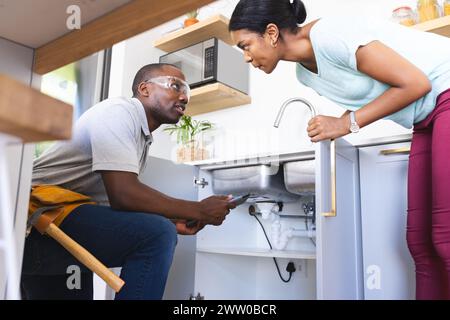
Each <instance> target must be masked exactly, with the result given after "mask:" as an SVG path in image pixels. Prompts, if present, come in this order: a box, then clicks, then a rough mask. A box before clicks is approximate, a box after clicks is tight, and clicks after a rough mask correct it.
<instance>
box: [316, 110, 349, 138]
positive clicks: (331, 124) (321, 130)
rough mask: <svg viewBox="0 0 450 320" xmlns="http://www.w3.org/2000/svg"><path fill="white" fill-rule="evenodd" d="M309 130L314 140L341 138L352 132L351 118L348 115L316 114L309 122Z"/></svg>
mask: <svg viewBox="0 0 450 320" xmlns="http://www.w3.org/2000/svg"><path fill="white" fill-rule="evenodd" d="M307 131H308V136H309V137H310V138H311V141H312V142H319V141H322V140H328V139H336V138H340V137H342V136H345V135H346V134H348V133H350V120H349V117H348V116H346V117H342V118H336V117H329V116H316V117H314V118H312V119H311V120H310V121H309V122H308V128H307Z"/></svg>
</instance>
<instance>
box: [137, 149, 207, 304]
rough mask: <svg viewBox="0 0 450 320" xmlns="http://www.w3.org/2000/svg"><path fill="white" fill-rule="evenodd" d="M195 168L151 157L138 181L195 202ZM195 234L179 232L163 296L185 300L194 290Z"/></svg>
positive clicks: (196, 170) (196, 196)
mask: <svg viewBox="0 0 450 320" xmlns="http://www.w3.org/2000/svg"><path fill="white" fill-rule="evenodd" d="M197 172H198V169H197V168H196V167H194V166H187V165H182V164H175V163H173V162H172V161H169V160H164V159H159V158H154V157H150V159H149V161H148V164H147V168H146V170H145V172H144V173H143V174H141V176H140V180H141V181H142V182H143V183H145V184H147V185H148V186H150V187H152V188H154V189H156V190H158V191H160V192H162V193H165V194H167V195H169V196H171V197H175V198H179V199H185V200H193V201H197V199H198V195H197V193H198V191H197V188H195V187H194V184H193V180H194V176H196V174H197ZM195 251H196V236H182V235H178V243H177V247H176V249H175V256H174V260H173V263H172V267H171V269H170V273H169V278H168V279H167V285H166V291H165V292H164V299H169V300H186V299H189V297H190V295H191V294H193V293H194V277H195Z"/></svg>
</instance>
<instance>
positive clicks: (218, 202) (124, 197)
mask: <svg viewBox="0 0 450 320" xmlns="http://www.w3.org/2000/svg"><path fill="white" fill-rule="evenodd" d="M100 173H101V175H102V179H103V183H104V185H105V189H106V192H107V194H108V198H109V202H110V205H111V207H112V208H113V209H116V210H123V211H139V212H153V213H158V214H161V215H163V216H165V217H167V218H169V219H186V220H199V221H203V222H204V223H207V224H214V225H220V224H221V223H222V222H223V220H224V219H225V216H226V215H227V214H228V213H229V209H232V208H233V207H234V206H233V204H230V203H228V200H229V198H228V197H227V196H212V197H209V198H207V199H204V200H202V201H200V202H197V201H187V200H181V199H176V198H172V197H169V196H167V195H165V194H163V193H161V192H159V191H157V190H154V189H152V188H150V187H149V186H147V185H145V184H143V183H141V182H140V181H139V179H138V177H137V175H136V174H135V173H131V172H125V171H100Z"/></svg>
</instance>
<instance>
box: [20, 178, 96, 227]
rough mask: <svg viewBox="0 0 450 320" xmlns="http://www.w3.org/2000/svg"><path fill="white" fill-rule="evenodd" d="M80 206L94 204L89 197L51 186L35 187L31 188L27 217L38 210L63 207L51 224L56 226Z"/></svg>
mask: <svg viewBox="0 0 450 320" xmlns="http://www.w3.org/2000/svg"><path fill="white" fill-rule="evenodd" d="M82 204H95V202H93V201H92V200H91V198H90V197H88V196H85V195H83V194H80V193H77V192H74V191H70V190H67V189H64V188H61V187H58V186H53V185H36V186H33V187H32V188H31V195H30V203H29V207H28V216H31V215H32V214H33V212H35V211H36V210H37V209H38V208H41V207H47V206H63V207H62V208H60V209H55V210H58V211H60V212H59V213H57V214H56V215H57V216H56V219H55V220H54V221H53V223H54V224H55V225H57V226H59V225H60V224H61V222H62V221H63V220H64V219H65V218H66V217H67V216H68V215H69V214H70V213H71V212H72V211H73V210H74V209H75V208H77V207H79V206H81V205H82Z"/></svg>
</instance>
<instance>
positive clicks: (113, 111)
mask: <svg viewBox="0 0 450 320" xmlns="http://www.w3.org/2000/svg"><path fill="white" fill-rule="evenodd" d="M152 141H153V138H152V135H151V133H150V131H149V128H148V123H147V117H146V115H145V110H144V107H143V105H142V103H141V102H140V101H139V100H138V99H136V98H125V97H120V98H111V99H107V100H104V101H102V102H100V103H98V104H96V105H94V106H93V107H92V108H90V109H89V110H87V111H86V112H85V113H84V114H83V115H82V116H81V117H80V119H78V121H77V122H76V124H75V128H74V132H73V136H72V140H70V141H65V142H57V143H55V144H54V145H53V146H52V147H50V148H49V149H48V150H46V151H45V152H44V153H43V154H42V155H41V156H40V157H39V158H37V159H36V160H35V161H34V164H33V182H32V183H33V185H36V184H51V185H58V186H61V187H63V188H66V189H69V190H72V191H75V192H79V193H82V194H85V195H88V196H90V197H92V199H93V200H94V201H96V202H97V203H98V204H102V205H108V204H109V201H108V197H107V194H106V190H105V187H104V185H103V180H102V178H101V174H100V173H99V172H98V171H101V170H107V171H127V172H133V173H136V174H137V175H139V174H140V173H141V172H142V171H143V170H144V169H145V165H146V162H147V158H148V157H147V154H148V148H149V146H150V144H151V143H152Z"/></svg>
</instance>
